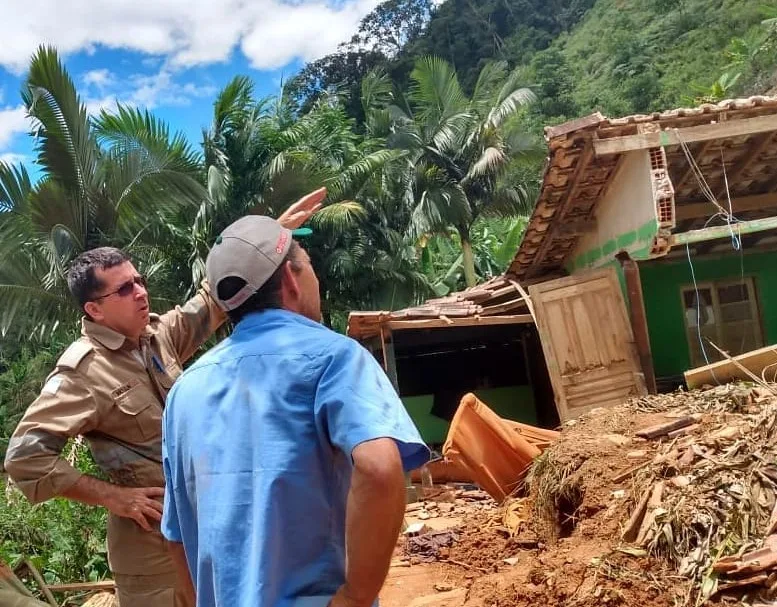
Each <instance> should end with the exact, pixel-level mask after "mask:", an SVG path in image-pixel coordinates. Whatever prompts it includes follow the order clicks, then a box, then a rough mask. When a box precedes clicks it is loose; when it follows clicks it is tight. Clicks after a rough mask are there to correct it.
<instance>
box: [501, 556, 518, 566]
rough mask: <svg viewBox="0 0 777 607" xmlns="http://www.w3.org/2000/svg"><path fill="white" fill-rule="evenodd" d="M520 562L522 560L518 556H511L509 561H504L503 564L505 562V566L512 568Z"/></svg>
mask: <svg viewBox="0 0 777 607" xmlns="http://www.w3.org/2000/svg"><path fill="white" fill-rule="evenodd" d="M519 560H521V559H519V558H518V557H517V556H511V557H510V558H508V559H504V561H503V562H504V564H505V565H510V566H511V567H512V566H514V565H516V564H517V563H518V561H519Z"/></svg>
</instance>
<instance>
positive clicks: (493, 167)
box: [465, 147, 508, 180]
mask: <svg viewBox="0 0 777 607" xmlns="http://www.w3.org/2000/svg"><path fill="white" fill-rule="evenodd" d="M507 160H508V158H507V155H506V154H505V153H504V152H503V151H502V150H501V149H499V148H497V147H487V148H486V149H485V150H483V153H482V154H481V155H480V158H478V159H477V160H476V161H475V163H474V164H473V165H472V166H471V167H470V169H469V172H468V173H467V176H466V177H465V179H467V180H471V179H477V178H479V177H485V176H487V175H495V174H497V173H498V172H499V171H500V170H501V169H502V168H503V167H504V166H505V164H506V163H507Z"/></svg>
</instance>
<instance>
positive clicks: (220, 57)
mask: <svg viewBox="0 0 777 607" xmlns="http://www.w3.org/2000/svg"><path fill="white" fill-rule="evenodd" d="M378 1H379V0H321V1H311V0H99V1H89V0H3V19H2V20H0V41H2V42H0V160H5V161H11V162H17V163H18V162H21V163H24V164H25V165H27V167H28V169H30V170H31V171H32V172H33V173H36V172H37V171H36V170H35V167H34V165H33V164H32V161H33V160H34V158H33V149H32V143H33V142H32V139H31V137H30V136H29V135H28V134H27V132H28V131H29V128H30V127H29V122H28V120H27V118H26V116H25V112H24V108H23V107H22V105H21V97H20V94H19V91H20V89H21V86H22V83H23V81H24V75H25V70H26V66H27V64H28V61H29V58H30V56H31V55H32V54H33V53H34V52H35V49H36V48H37V47H38V45H40V44H51V45H54V46H55V47H56V48H57V49H58V50H59V51H60V53H61V55H62V56H63V57H64V60H65V64H66V66H67V68H68V70H69V72H70V75H71V76H72V77H73V79H74V81H75V82H76V86H77V87H78V90H79V92H80V93H81V95H82V97H83V100H84V102H85V103H86V104H87V107H88V109H89V110H90V111H91V112H94V113H97V112H99V110H100V108H109V109H110V108H111V107H115V104H116V102H120V103H127V104H131V105H135V106H139V107H147V108H149V109H151V110H152V111H153V112H154V113H155V114H156V115H158V116H160V117H161V118H163V119H165V120H166V121H167V122H168V123H169V124H170V126H171V127H172V128H173V129H174V130H181V131H183V132H184V133H185V134H186V135H187V137H188V138H189V139H190V141H192V143H195V144H198V143H199V141H200V139H201V132H202V128H203V127H207V126H208V124H209V123H210V118H211V113H212V104H213V99H214V97H215V95H216V93H217V91H218V90H219V89H220V88H221V87H223V86H224V85H225V84H226V83H227V82H228V81H229V80H231V79H232V78H233V77H234V76H235V75H237V74H246V75H249V76H251V77H252V78H253V80H254V82H255V83H256V88H257V93H258V94H259V95H260V96H262V95H270V94H275V93H277V92H278V90H279V87H280V83H281V81H282V80H287V79H289V78H290V77H292V76H293V75H294V74H295V73H296V72H297V71H298V70H299V69H300V68H301V67H302V65H304V63H305V62H306V61H311V60H313V59H317V58H319V57H322V56H324V55H326V54H327V53H329V52H332V51H333V50H335V48H336V47H337V44H338V43H339V42H342V41H344V40H347V39H349V38H350V36H351V35H352V34H353V33H354V32H355V31H356V29H357V27H358V23H359V21H360V20H361V18H362V17H364V16H365V15H366V14H367V13H368V12H369V11H370V10H372V9H373V8H374V7H375V6H376V5H377V4H378Z"/></svg>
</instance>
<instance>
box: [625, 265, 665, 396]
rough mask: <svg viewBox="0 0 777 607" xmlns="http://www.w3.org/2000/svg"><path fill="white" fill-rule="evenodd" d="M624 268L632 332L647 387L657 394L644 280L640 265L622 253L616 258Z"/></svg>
mask: <svg viewBox="0 0 777 607" xmlns="http://www.w3.org/2000/svg"><path fill="white" fill-rule="evenodd" d="M615 257H616V258H617V259H618V261H619V262H620V264H621V267H622V268H623V276H624V278H625V281H626V296H627V297H628V300H629V315H630V317H631V331H632V333H633V334H634V341H635V346H636V348H637V355H638V356H639V364H640V367H641V368H642V374H643V375H644V376H645V385H646V386H647V390H648V392H649V393H650V394H656V393H657V392H658V388H657V386H656V373H655V370H654V369H653V353H652V351H651V348H650V333H649V331H648V323H647V312H646V311H645V298H644V296H643V294H642V280H641V279H640V276H639V265H638V264H637V262H636V261H634V260H633V259H632V258H631V257H630V256H629V254H628V253H625V252H622V253H618V254H617V255H616V256H615Z"/></svg>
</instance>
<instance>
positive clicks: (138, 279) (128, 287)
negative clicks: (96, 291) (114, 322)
mask: <svg viewBox="0 0 777 607" xmlns="http://www.w3.org/2000/svg"><path fill="white" fill-rule="evenodd" d="M135 285H140V286H141V287H143V288H144V289H145V288H146V285H147V283H146V277H145V276H134V277H132V278H131V279H129V280H128V281H127V282H123V283H122V284H121V285H119V288H118V289H116V290H115V291H111V292H110V293H106V294H105V295H98V296H97V297H93V298H92V301H98V300H100V299H105V298H106V297H110V296H111V295H118V296H119V297H127V296H128V295H132V294H133V293H134V292H135Z"/></svg>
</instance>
